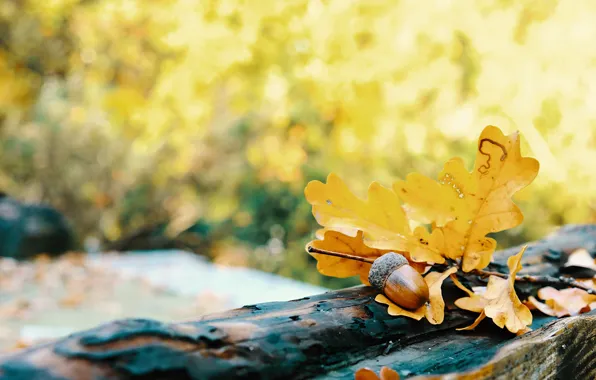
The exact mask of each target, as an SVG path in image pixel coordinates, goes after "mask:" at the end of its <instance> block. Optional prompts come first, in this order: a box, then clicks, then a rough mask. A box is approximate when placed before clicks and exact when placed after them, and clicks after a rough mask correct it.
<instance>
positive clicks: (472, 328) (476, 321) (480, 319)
mask: <svg viewBox="0 0 596 380" xmlns="http://www.w3.org/2000/svg"><path fill="white" fill-rule="evenodd" d="M484 318H486V314H484V310H482V311H481V312H480V315H479V316H478V318H476V320H475V321H474V322H473V323H472V324H471V325H470V326H466V327H461V328H459V329H456V330H458V331H468V330H474V329H475V328H476V327H478V325H479V324H480V322H482V321H483V320H484Z"/></svg>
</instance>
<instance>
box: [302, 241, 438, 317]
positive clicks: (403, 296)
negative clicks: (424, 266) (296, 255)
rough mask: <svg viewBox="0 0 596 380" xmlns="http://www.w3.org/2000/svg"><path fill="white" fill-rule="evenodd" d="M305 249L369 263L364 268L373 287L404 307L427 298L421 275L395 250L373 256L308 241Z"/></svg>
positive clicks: (310, 251) (410, 306)
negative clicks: (317, 246)
mask: <svg viewBox="0 0 596 380" xmlns="http://www.w3.org/2000/svg"><path fill="white" fill-rule="evenodd" d="M306 250H307V251H308V252H309V253H318V254H322V255H328V256H335V257H341V258H344V259H349V260H356V261H361V262H364V263H369V264H372V265H371V268H370V271H369V272H368V282H370V284H371V286H373V287H374V288H375V289H377V290H379V291H380V292H382V293H383V294H385V296H386V297H387V298H389V299H390V300H391V301H392V302H393V303H395V304H396V305H399V306H401V307H403V308H404V309H410V310H416V309H418V308H419V307H420V306H422V305H424V304H425V303H426V302H427V301H428V299H429V294H428V285H426V281H424V278H422V275H421V274H420V273H418V271H417V270H416V269H414V268H412V267H411V266H410V265H409V263H408V260H407V259H406V258H405V257H403V256H402V255H399V254H397V253H394V252H388V253H386V254H384V255H382V256H381V257H379V258H377V259H376V260H373V259H370V258H368V257H361V256H355V255H350V254H346V253H340V252H333V251H327V250H324V249H319V248H315V247H313V246H310V245H309V246H307V247H306Z"/></svg>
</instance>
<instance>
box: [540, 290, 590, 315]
mask: <svg viewBox="0 0 596 380" xmlns="http://www.w3.org/2000/svg"><path fill="white" fill-rule="evenodd" d="M538 298H540V299H542V300H544V301H545V303H542V302H540V301H538V300H537V299H536V298H534V297H532V296H530V298H529V299H528V301H529V302H528V303H529V304H530V305H532V306H533V307H535V308H536V309H538V310H540V311H541V312H543V313H544V314H547V315H550V316H553V317H559V318H560V317H564V316H566V315H571V316H575V315H578V314H580V313H585V312H587V311H590V310H594V309H596V295H594V294H588V292H586V291H585V290H582V289H577V288H569V289H561V290H557V289H555V288H552V287H550V286H548V287H545V288H542V289H540V290H539V291H538Z"/></svg>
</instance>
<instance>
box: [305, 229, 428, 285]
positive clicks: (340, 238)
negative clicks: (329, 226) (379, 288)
mask: <svg viewBox="0 0 596 380" xmlns="http://www.w3.org/2000/svg"><path fill="white" fill-rule="evenodd" d="M317 235H318V236H317V237H319V240H313V241H311V242H310V243H308V244H307V251H308V247H313V248H318V249H321V250H325V251H331V252H339V253H347V254H349V255H353V256H359V257H363V258H367V259H372V260H375V259H377V258H379V257H380V256H381V255H383V254H385V253H388V252H391V251H388V250H383V249H376V248H370V247H368V246H366V245H365V244H364V241H363V240H362V231H358V232H357V234H356V236H354V237H352V236H349V235H345V234H342V233H340V232H337V231H329V230H322V231H321V230H319V231H317ZM309 253H310V254H311V255H312V256H313V257H314V258H315V259H316V260H317V269H318V270H319V272H320V273H321V274H324V275H326V276H333V277H339V278H345V277H352V276H360V280H361V281H362V283H364V284H366V285H370V284H369V283H368V272H369V271H370V267H371V264H369V263H365V262H362V261H356V260H351V259H346V258H341V257H336V256H329V255H323V254H319V253H316V252H309ZM402 255H403V256H404V257H405V258H406V259H408V261H410V265H411V266H412V267H413V268H414V269H416V270H417V271H418V272H420V273H422V272H424V270H425V268H426V265H424V264H420V263H415V262H412V261H411V258H410V256H409V255H408V253H407V252H404V253H403V254H402Z"/></svg>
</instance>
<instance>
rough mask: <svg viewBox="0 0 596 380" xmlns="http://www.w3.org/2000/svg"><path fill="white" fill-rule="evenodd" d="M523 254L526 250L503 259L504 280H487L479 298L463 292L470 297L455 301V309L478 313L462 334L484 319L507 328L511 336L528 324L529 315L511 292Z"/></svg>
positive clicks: (512, 291)
mask: <svg viewBox="0 0 596 380" xmlns="http://www.w3.org/2000/svg"><path fill="white" fill-rule="evenodd" d="M525 250H526V247H524V248H523V249H522V250H521V251H519V253H517V254H516V255H513V256H511V257H510V258H508V259H507V266H508V267H509V278H508V279H503V278H499V277H496V276H490V278H489V281H488V285H487V287H486V291H485V292H484V294H482V296H481V298H480V297H478V296H477V295H474V294H472V293H470V292H469V291H467V292H468V294H470V297H466V298H463V299H462V298H460V299H459V300H457V301H456V305H457V306H458V307H461V308H462V309H467V310H470V311H475V312H480V313H481V314H480V316H479V317H478V318H477V320H476V321H475V322H474V324H473V325H472V326H469V327H468V328H464V329H463V330H468V329H472V328H473V327H476V326H477V325H478V323H479V322H480V321H481V320H482V319H484V318H485V317H489V318H491V319H492V320H493V322H494V323H495V324H496V325H497V326H499V327H501V328H503V327H507V329H508V330H509V331H511V332H512V333H517V332H519V331H523V330H525V329H526V327H527V326H529V325H531V324H532V313H531V312H530V310H529V309H528V307H527V306H526V305H524V304H523V303H522V302H521V301H520V300H519V297H518V296H517V294H516V293H515V288H514V283H515V276H516V275H517V272H519V271H520V270H521V258H522V255H523V254H524V252H525ZM460 285H461V284H460Z"/></svg>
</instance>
